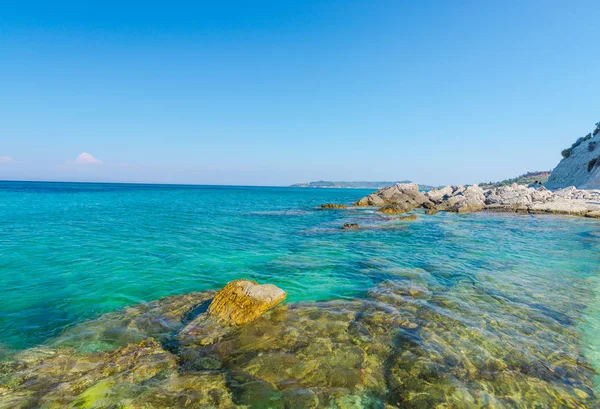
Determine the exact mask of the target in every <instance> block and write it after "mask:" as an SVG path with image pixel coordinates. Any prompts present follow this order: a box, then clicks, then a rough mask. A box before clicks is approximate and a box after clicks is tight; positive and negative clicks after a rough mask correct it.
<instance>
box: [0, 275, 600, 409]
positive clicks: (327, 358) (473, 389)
mask: <svg viewBox="0 0 600 409" xmlns="http://www.w3.org/2000/svg"><path fill="white" fill-rule="evenodd" d="M394 277H395V278H394V279H387V280H386V281H382V282H380V283H379V284H377V285H376V286H374V287H373V288H371V289H370V290H368V291H366V293H365V294H364V297H362V298H356V299H346V300H332V301H320V302H301V303H290V304H285V305H282V306H280V307H278V308H274V309H272V310H271V311H270V312H269V313H268V314H264V315H262V316H258V317H257V318H256V319H254V320H253V321H251V322H247V323H246V324H245V325H223V324H226V323H227V322H229V321H227V320H226V321H222V320H221V319H218V320H215V319H213V316H212V313H203V312H200V313H199V314H196V315H195V318H194V320H193V321H192V322H190V323H189V324H188V325H187V326H186V327H185V328H188V327H189V326H190V325H192V323H193V322H196V323H199V322H200V321H202V322H204V324H206V325H209V324H208V323H210V325H214V326H216V327H220V328H224V327H226V328H228V330H227V332H226V333H222V334H221V336H220V337H218V338H215V339H213V340H212V341H211V342H208V343H207V342H204V343H203V342H201V343H197V342H189V343H185V341H186V340H188V339H189V338H188V336H190V334H192V332H190V331H189V330H186V329H184V330H180V331H179V332H177V333H172V334H171V335H169V336H166V338H165V342H163V343H159V342H157V341H156V340H153V339H147V340H145V341H143V342H140V343H131V344H129V345H126V346H122V347H120V348H118V349H116V350H114V351H111V352H94V353H85V352H83V353H82V352H81V351H76V350H73V349H64V348H59V349H47V348H38V349H34V350H30V351H27V352H24V353H21V354H18V355H16V356H15V358H14V360H12V361H9V362H6V363H4V364H3V365H0V408H2V409H5V408H6V409H8V408H11V409H12V408H34V407H36V408H37V407H41V408H63V407H65V408H75V407H79V408H85V407H105V408H119V407H127V408H135V409H141V408H174V407H177V408H180V407H181V408H186V407H189V408H219V409H225V408H235V407H242V408H282V409H286V408H294V409H295V408H373V409H375V408H378V409H381V408H394V407H403V408H429V407H438V408H441V407H448V408H455V407H456V408H462V407H474V408H478V407H496V408H512V407H544V408H545V407H561V408H581V407H589V408H593V407H599V403H598V396H597V394H596V392H595V390H594V386H593V381H594V376H595V372H594V370H593V369H592V368H591V366H590V365H589V363H588V362H587V360H586V358H585V357H584V356H583V355H582V352H581V345H580V338H579V336H580V334H579V329H578V323H579V319H578V315H577V314H576V313H573V311H577V310H578V309H579V308H578V306H577V304H576V303H577V300H572V299H570V298H568V297H567V298H566V299H565V300H561V302H559V303H554V304H545V305H540V304H538V301H537V300H540V297H539V296H540V295H541V294H542V292H540V293H539V294H538V293H533V294H532V293H531V291H535V287H534V289H533V290H528V291H522V283H521V282H520V281H519V280H514V282H511V281H510V276H508V278H505V279H504V280H501V283H500V280H497V278H493V279H492V278H489V279H487V280H488V281H485V280H486V276H485V275H481V276H478V279H477V280H474V279H473V277H470V276H469V275H468V274H465V275H461V276H460V277H456V279H454V280H451V281H450V280H448V279H447V278H448V275H447V274H446V275H441V276H437V275H436V274H434V273H430V272H427V271H425V270H414V271H409V272H404V273H401V272H397V274H394ZM240 282H241V284H242V285H241V286H239V285H236V287H235V288H233V289H232V288H231V287H229V288H228V286H230V285H231V286H233V285H235V283H236V282H235V281H234V282H232V283H230V284H228V286H226V287H225V288H224V289H223V290H221V291H224V290H225V289H227V292H225V293H224V296H223V299H222V302H223V305H224V306H228V307H227V308H222V309H221V308H219V311H230V310H231V309H230V308H232V306H235V305H238V304H237V303H236V301H235V300H236V299H237V298H238V297H240V298H242V299H245V297H248V294H247V291H246V290H243V291H241V293H239V292H238V289H239V288H242V289H244V288H245V289H247V288H254V287H256V286H258V284H256V283H254V282H251V281H248V280H238V281H237V283H240ZM243 282H247V283H250V284H251V286H250V285H248V284H244V283H243ZM561 285H563V284H562V283H561V284H560V285H557V288H560V286H561ZM275 288H276V287H275ZM277 290H279V289H277ZM254 291H257V290H252V291H250V293H254ZM280 291H281V290H279V291H274V290H273V291H272V290H271V289H268V290H265V289H264V287H263V289H260V290H258V292H259V293H260V294H263V293H264V292H266V293H268V294H273V296H274V298H272V301H274V300H276V299H278V298H280V297H281V295H280V293H279V292H280ZM277 294H279V295H277ZM284 294H285V293H284ZM557 296H560V291H557ZM217 297H218V294H217V296H215V299H217ZM508 298H510V302H507V299H508ZM260 299H262V298H260ZM197 301H198V299H197V298H196V297H194V298H192V299H190V304H189V305H188V306H187V309H190V308H192V309H193V308H194V307H193V306H194V305H196V302H197ZM272 301H271V302H272ZM243 304H244V303H243ZM217 305H221V302H219V304H217ZM182 309H186V308H183V306H182ZM227 317H231V315H227ZM123 322H124V323H125V322H130V321H123ZM93 328H95V327H93ZM204 329H206V327H205V328H204ZM203 334H206V332H204V333H203ZM204 336H205V335H204ZM180 342H184V344H179V343H180ZM165 345H166V346H165Z"/></svg>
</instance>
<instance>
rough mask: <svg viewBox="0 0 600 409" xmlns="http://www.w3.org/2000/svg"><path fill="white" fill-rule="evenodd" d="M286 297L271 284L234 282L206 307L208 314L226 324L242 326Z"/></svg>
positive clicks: (247, 281) (284, 293)
mask: <svg viewBox="0 0 600 409" xmlns="http://www.w3.org/2000/svg"><path fill="white" fill-rule="evenodd" d="M286 296H287V293H286V292H285V291H283V290H282V289H280V288H278V287H276V286H274V285H273V284H262V285H259V284H258V283H257V282H256V281H251V280H235V281H231V282H230V283H228V284H227V285H226V286H225V287H223V289H221V290H220V291H219V292H217V294H216V295H215V298H214V299H213V300H212V302H211V304H210V306H209V307H208V314H209V315H210V316H211V317H214V318H217V319H219V320H221V321H224V322H226V323H228V324H232V325H243V324H246V323H248V322H251V321H254V320H255V319H257V318H258V317H260V316H261V315H263V314H264V313H265V312H267V310H269V309H270V308H272V307H274V306H276V305H277V304H279V303H280V302H282V301H283V300H285V297H286Z"/></svg>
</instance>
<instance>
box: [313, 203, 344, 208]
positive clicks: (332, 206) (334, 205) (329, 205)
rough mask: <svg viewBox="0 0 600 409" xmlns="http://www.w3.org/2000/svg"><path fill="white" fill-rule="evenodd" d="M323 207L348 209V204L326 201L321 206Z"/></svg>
mask: <svg viewBox="0 0 600 409" xmlns="http://www.w3.org/2000/svg"><path fill="white" fill-rule="evenodd" d="M319 207H320V208H321V209H347V208H348V206H346V205H344V204H337V203H325V204H322V205H321V206H319Z"/></svg>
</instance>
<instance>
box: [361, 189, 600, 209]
mask: <svg viewBox="0 0 600 409" xmlns="http://www.w3.org/2000/svg"><path fill="white" fill-rule="evenodd" d="M413 185H414V184H410V185H406V186H403V185H394V186H389V187H387V188H384V189H380V190H378V191H377V192H375V193H372V194H370V195H369V196H366V197H364V198H362V199H360V200H359V201H358V202H357V203H356V204H357V205H359V206H382V207H381V208H380V209H379V210H378V211H379V212H381V213H384V214H399V213H405V212H408V211H410V210H412V209H414V208H424V209H427V211H426V213H428V214H434V213H436V212H437V211H440V210H444V211H449V212H456V213H469V212H476V211H480V210H490V211H502V212H524V213H554V214H568V215H574V216H587V215H588V214H589V216H588V217H596V216H595V215H596V214H597V213H596V212H598V211H600V191H592V190H579V189H576V188H574V187H569V188H566V189H560V190H557V191H554V192H553V191H550V190H548V189H546V188H545V187H543V186H542V187H538V188H534V187H527V186H523V185H517V184H513V185H511V186H502V187H497V188H493V189H486V190H484V189H482V188H480V187H479V186H476V185H472V186H446V187H443V188H440V189H434V190H430V191H428V192H425V193H422V192H418V193H419V194H417V192H415V190H414V189H415V186H413Z"/></svg>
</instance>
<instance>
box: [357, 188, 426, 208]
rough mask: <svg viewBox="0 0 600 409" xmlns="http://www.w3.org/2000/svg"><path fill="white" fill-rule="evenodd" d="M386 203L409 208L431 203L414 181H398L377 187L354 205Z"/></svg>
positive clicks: (379, 204) (381, 204)
mask: <svg viewBox="0 0 600 409" xmlns="http://www.w3.org/2000/svg"><path fill="white" fill-rule="evenodd" d="M386 204H397V205H400V206H402V207H404V208H407V209H409V210H411V209H414V208H415V207H423V206H425V205H431V206H432V205H433V204H432V203H430V200H429V198H428V197H427V196H426V195H425V194H424V193H423V192H420V191H419V185H417V184H416V183H398V184H395V185H393V186H389V187H385V188H383V189H379V190H378V191H377V192H375V193H372V194H370V195H368V196H366V197H364V198H362V199H360V200H359V201H358V202H356V204H355V206H384V205H386Z"/></svg>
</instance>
